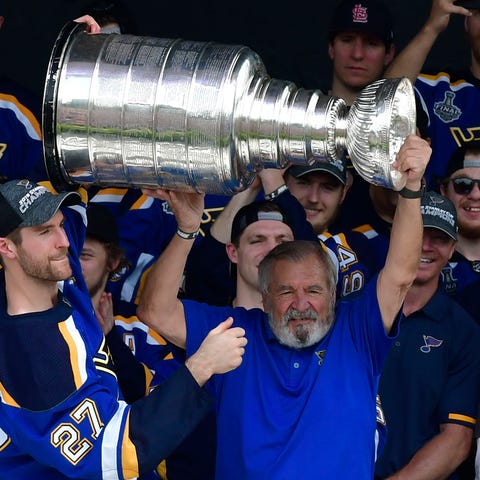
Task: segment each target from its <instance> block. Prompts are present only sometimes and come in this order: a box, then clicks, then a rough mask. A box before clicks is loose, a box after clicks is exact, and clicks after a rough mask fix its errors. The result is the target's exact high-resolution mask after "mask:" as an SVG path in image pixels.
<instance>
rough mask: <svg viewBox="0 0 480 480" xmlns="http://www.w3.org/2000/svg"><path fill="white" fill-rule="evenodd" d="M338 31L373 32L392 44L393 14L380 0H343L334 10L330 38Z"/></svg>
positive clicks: (386, 42) (387, 43)
mask: <svg viewBox="0 0 480 480" xmlns="http://www.w3.org/2000/svg"><path fill="white" fill-rule="evenodd" d="M338 32H364V33H371V34H374V35H377V36H378V37H380V38H381V39H382V40H383V42H384V43H385V45H390V44H391V43H392V42H393V20H392V14H391V12H390V10H389V9H388V7H387V5H386V4H385V3H384V2H382V1H380V0H343V1H340V2H339V3H338V4H337V5H336V7H335V10H334V12H333V16H332V20H331V22H330V26H329V33H330V38H332V36H333V35H334V34H335V33H338Z"/></svg>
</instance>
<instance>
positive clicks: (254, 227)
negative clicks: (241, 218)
mask: <svg viewBox="0 0 480 480" xmlns="http://www.w3.org/2000/svg"><path fill="white" fill-rule="evenodd" d="M279 234H287V235H291V236H292V237H293V231H292V229H291V228H290V227H289V226H288V225H287V224H286V223H284V222H281V221H279V220H257V221H256V222H253V223H251V224H250V225H248V227H246V228H245V230H244V231H243V234H242V235H241V238H248V237H250V238H251V237H254V236H260V235H261V236H270V235H279Z"/></svg>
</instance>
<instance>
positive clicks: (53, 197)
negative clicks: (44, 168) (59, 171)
mask: <svg viewBox="0 0 480 480" xmlns="http://www.w3.org/2000/svg"><path fill="white" fill-rule="evenodd" d="M79 201H80V195H79V194H78V193H76V192H64V193H59V194H58V195H57V194H52V193H50V192H49V191H48V190H47V189H46V188H45V187H43V186H41V185H38V184H36V183H33V182H30V181H29V180H25V179H24V180H10V181H8V182H6V183H4V184H2V185H0V218H1V221H0V237H6V236H7V235H8V234H9V233H11V232H13V231H14V230H15V229H16V228H19V227H21V228H23V227H33V226H35V225H41V224H42V223H45V222H47V221H48V220H50V219H51V218H52V217H53V216H54V215H55V214H56V213H57V211H58V209H59V208H60V207H61V206H62V205H74V204H76V203H79Z"/></svg>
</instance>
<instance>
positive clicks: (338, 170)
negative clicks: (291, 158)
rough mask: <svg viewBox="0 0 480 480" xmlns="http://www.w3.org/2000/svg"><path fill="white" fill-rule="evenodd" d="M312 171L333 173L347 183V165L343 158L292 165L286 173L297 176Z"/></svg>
mask: <svg viewBox="0 0 480 480" xmlns="http://www.w3.org/2000/svg"><path fill="white" fill-rule="evenodd" d="M312 172H325V173H329V174H330V175H333V176H334V177H335V178H336V179H338V180H339V181H340V183H342V185H345V184H346V183H347V165H346V163H345V159H343V158H342V159H337V160H335V161H334V162H315V163H313V164H312V165H292V166H291V167H289V168H288V169H287V173H288V174H289V175H292V177H295V178H299V177H302V176H303V175H307V174H308V173H312Z"/></svg>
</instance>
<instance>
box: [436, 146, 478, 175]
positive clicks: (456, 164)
mask: <svg viewBox="0 0 480 480" xmlns="http://www.w3.org/2000/svg"><path fill="white" fill-rule="evenodd" d="M470 150H477V151H479V152H480V140H471V141H469V142H467V143H463V144H462V145H461V146H460V147H458V148H457V149H456V150H455V151H454V152H453V154H452V156H451V157H450V159H449V160H448V164H447V168H446V170H445V178H449V177H450V176H451V175H452V174H453V173H455V172H456V171H457V170H461V169H462V168H469V167H480V155H479V159H478V160H477V159H472V158H470V159H465V154H466V153H467V151H470Z"/></svg>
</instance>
